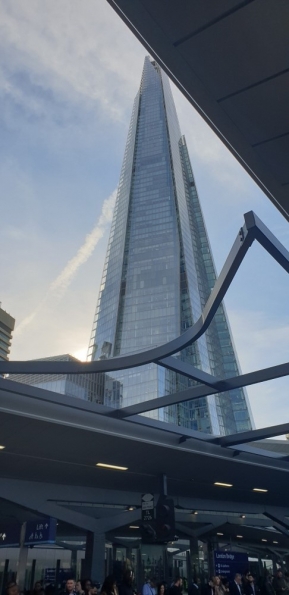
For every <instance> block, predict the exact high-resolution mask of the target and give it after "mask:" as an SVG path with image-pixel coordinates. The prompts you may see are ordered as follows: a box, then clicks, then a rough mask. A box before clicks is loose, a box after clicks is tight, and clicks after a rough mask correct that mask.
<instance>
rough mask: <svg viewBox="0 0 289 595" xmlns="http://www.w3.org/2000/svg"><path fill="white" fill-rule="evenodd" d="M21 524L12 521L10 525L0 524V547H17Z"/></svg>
mask: <svg viewBox="0 0 289 595" xmlns="http://www.w3.org/2000/svg"><path fill="white" fill-rule="evenodd" d="M20 531H21V525H19V524H18V523H14V524H11V525H6V524H5V525H1V524H0V548H2V547H19V543H20Z"/></svg>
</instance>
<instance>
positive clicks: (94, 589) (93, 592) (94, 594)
mask: <svg viewBox="0 0 289 595" xmlns="http://www.w3.org/2000/svg"><path fill="white" fill-rule="evenodd" d="M99 586H100V585H99ZM97 593H98V589H97V585H94V584H93V585H91V588H90V590H89V595H97Z"/></svg>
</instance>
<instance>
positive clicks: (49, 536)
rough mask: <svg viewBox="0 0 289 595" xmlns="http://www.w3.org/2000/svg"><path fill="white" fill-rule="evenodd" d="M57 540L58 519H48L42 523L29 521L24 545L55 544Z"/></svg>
mask: <svg viewBox="0 0 289 595" xmlns="http://www.w3.org/2000/svg"><path fill="white" fill-rule="evenodd" d="M55 538H56V519H52V518H48V519H44V520H41V521H27V523H26V531H25V539H24V545H38V544H39V543H42V544H43V543H55Z"/></svg>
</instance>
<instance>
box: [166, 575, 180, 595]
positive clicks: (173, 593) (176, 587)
mask: <svg viewBox="0 0 289 595" xmlns="http://www.w3.org/2000/svg"><path fill="white" fill-rule="evenodd" d="M182 583H183V581H182V578H181V577H180V576H177V577H176V578H175V580H174V582H173V583H172V585H171V587H170V589H169V595H181V593H182Z"/></svg>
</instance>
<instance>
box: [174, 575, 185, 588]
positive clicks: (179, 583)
mask: <svg viewBox="0 0 289 595" xmlns="http://www.w3.org/2000/svg"><path fill="white" fill-rule="evenodd" d="M182 584H183V581H182V579H181V577H180V576H176V578H175V582H174V585H175V586H176V587H181V586H182Z"/></svg>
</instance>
